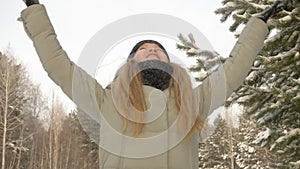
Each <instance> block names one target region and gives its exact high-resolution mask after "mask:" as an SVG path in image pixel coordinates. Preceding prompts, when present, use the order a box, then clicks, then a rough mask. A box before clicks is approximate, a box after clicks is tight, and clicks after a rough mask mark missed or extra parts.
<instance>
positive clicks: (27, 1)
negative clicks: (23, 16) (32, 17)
mask: <svg viewBox="0 0 300 169" xmlns="http://www.w3.org/2000/svg"><path fill="white" fill-rule="evenodd" d="M23 2H24V3H25V4H26V5H27V6H30V5H34V4H40V2H39V0H23Z"/></svg>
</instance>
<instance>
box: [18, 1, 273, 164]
mask: <svg viewBox="0 0 300 169" xmlns="http://www.w3.org/2000/svg"><path fill="white" fill-rule="evenodd" d="M24 2H25V3H26V5H27V6H28V8H26V9H25V10H24V11H22V13H21V17H20V20H21V21H22V22H23V24H24V28H25V31H26V33H27V34H28V36H29V38H30V39H31V40H32V41H33V44H34V47H35V49H36V51H37V53H38V55H39V58H40V60H41V63H42V65H43V67H44V69H45V70H46V71H47V72H48V75H49V76H50V78H52V80H53V81H54V82H55V83H56V84H57V85H59V86H60V87H61V88H62V90H63V91H64V92H65V94H66V95H67V96H68V97H69V98H70V99H72V100H74V102H75V103H76V104H78V106H79V107H81V108H83V109H84V110H91V111H92V112H98V113H99V114H101V115H100V116H101V118H100V123H101V128H100V143H99V145H100V168H104V169H149V168H151V169H183V168H184V169H197V168H198V152H197V150H198V142H197V137H198V136H197V135H199V134H198V133H199V132H200V133H201V129H202V128H203V124H204V121H205V119H206V117H207V116H208V115H209V114H210V113H211V112H212V111H213V110H214V109H215V108H217V107H218V106H220V105H222V104H224V99H226V98H227V97H229V96H230V95H231V93H232V92H233V91H234V90H235V89H237V88H238V87H239V86H240V85H241V84H242V82H243V81H244V79H245V77H246V76H247V74H248V72H249V71H250V69H251V66H252V63H253V61H254V59H255V57H256V55H257V54H258V52H259V51H260V50H261V48H262V47H263V41H264V39H265V37H266V36H267V34H268V28H267V25H266V23H265V22H266V20H267V19H268V18H269V17H270V15H271V13H272V12H273V11H274V8H272V10H269V11H267V12H265V13H263V14H262V15H260V16H258V17H252V18H251V19H250V21H249V22H248V23H247V25H246V27H245V28H244V30H243V31H242V33H241V35H240V37H239V39H238V41H237V43H236V45H235V46H234V48H233V50H232V52H231V54H230V57H229V58H228V59H227V61H226V62H225V64H224V65H223V71H224V76H225V78H226V81H223V80H222V79H221V78H220V79H218V77H219V74H218V73H219V72H216V73H213V75H212V76H214V80H209V79H207V80H205V81H204V82H203V83H202V84H201V85H200V86H198V87H197V88H196V89H193V88H192V85H191V80H190V78H189V76H188V74H187V72H186V71H185V69H183V68H181V67H180V66H179V65H177V64H175V63H172V61H171V60H170V58H169V56H168V53H167V51H166V50H165V49H164V47H163V46H162V45H161V44H160V43H158V42H156V41H153V40H145V41H141V42H139V43H137V44H136V45H135V46H134V48H133V49H132V51H131V53H130V54H129V57H128V60H127V63H125V64H124V65H123V66H122V67H121V68H120V69H119V71H118V73H117V75H116V77H115V79H114V80H113V82H112V83H111V85H110V86H109V87H107V88H105V89H104V88H103V87H102V86H101V85H100V84H99V83H97V81H96V80H95V79H94V78H93V77H91V76H89V75H88V74H87V73H86V72H85V71H84V70H82V69H81V68H80V67H78V66H77V65H76V64H74V63H73V62H72V61H70V59H69V58H68V56H67V54H66V52H65V51H64V50H63V49H62V47H61V46H60V44H59V42H58V40H57V38H56V34H55V31H54V28H53V27H52V25H51V22H50V20H49V18H48V15H47V12H46V9H45V7H44V5H41V4H39V3H38V1H36V0H33V1H32V0H27V1H24ZM219 71H221V70H219ZM220 85H221V86H224V89H223V88H222V87H221V88H220V87H219V86H220ZM224 90H225V91H224ZM154 91H156V92H157V91H160V93H159V92H158V94H157V95H155V94H153V92H154ZM195 93H198V94H195ZM223 93H224V94H223ZM161 94H163V96H164V97H161ZM151 97H154V98H152V100H151ZM93 100H96V106H95V104H93V103H92V102H93ZM160 103H163V104H160ZM156 104H158V105H159V106H157V105H156ZM157 112H158V114H157ZM153 114H156V115H154V117H151V115H153ZM149 118H150V119H149ZM114 133H117V134H114ZM149 140H150V141H149Z"/></svg>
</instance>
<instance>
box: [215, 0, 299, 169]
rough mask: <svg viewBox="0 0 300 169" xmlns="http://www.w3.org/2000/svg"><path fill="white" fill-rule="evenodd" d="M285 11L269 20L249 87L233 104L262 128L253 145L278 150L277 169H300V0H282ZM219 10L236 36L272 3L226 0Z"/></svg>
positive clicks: (246, 83)
mask: <svg viewBox="0 0 300 169" xmlns="http://www.w3.org/2000/svg"><path fill="white" fill-rule="evenodd" d="M282 2H283V3H282V4H283V6H282V8H283V11H281V12H279V13H278V14H277V15H275V16H274V17H273V18H272V19H271V20H269V22H268V25H269V29H270V31H271V33H270V36H269V37H268V38H267V40H266V41H265V47H264V48H263V50H262V52H261V53H260V55H259V56H258V57H257V59H256V61H255V63H254V65H253V69H252V71H251V73H250V74H249V76H248V77H247V79H246V81H245V84H244V85H243V86H242V87H241V88H240V89H239V90H238V91H237V92H236V93H235V94H236V95H235V96H234V98H233V100H236V101H238V102H239V103H241V104H243V105H244V106H245V107H246V110H247V113H248V114H249V115H251V117H252V118H253V119H255V120H256V121H257V124H258V125H259V126H260V128H261V129H262V128H264V129H263V130H264V131H262V132H261V133H260V134H259V135H258V137H257V139H256V140H254V141H253V143H257V144H260V145H261V146H262V147H265V148H267V149H268V150H270V151H272V152H274V153H275V154H276V156H277V158H275V159H276V160H277V161H274V163H276V166H274V167H275V168H288V167H291V168H297V167H300V146H299V145H300V54H299V51H300V36H299V35H300V24H299V23H300V22H299V21H300V1H299V0H282ZM222 3H223V5H224V7H222V8H219V9H217V10H216V11H215V12H216V14H220V15H222V18H221V21H222V22H225V21H226V20H228V18H229V17H232V19H233V20H234V23H233V24H232V25H231V27H230V29H229V30H230V31H232V32H234V31H236V30H237V29H238V27H239V26H242V25H243V24H244V23H246V22H247V21H248V19H249V18H250V17H251V16H253V15H256V14H257V13H260V12H261V11H263V10H264V9H266V8H267V7H269V6H270V5H272V4H273V3H274V1H272V0H253V1H248V0H224V1H222Z"/></svg>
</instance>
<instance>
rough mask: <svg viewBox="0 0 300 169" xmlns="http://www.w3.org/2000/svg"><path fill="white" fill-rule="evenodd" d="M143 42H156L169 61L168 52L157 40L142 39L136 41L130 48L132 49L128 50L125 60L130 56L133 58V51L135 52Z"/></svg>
mask: <svg viewBox="0 0 300 169" xmlns="http://www.w3.org/2000/svg"><path fill="white" fill-rule="evenodd" d="M145 43H150V44H156V45H157V46H158V47H159V48H161V49H162V50H163V52H164V53H165V54H166V56H167V57H168V60H169V61H170V57H169V55H168V52H167V51H166V49H165V48H164V47H163V45H161V44H160V43H159V42H157V41H155V40H142V41H140V42H138V43H137V44H136V45H135V46H134V47H133V48H132V50H131V52H130V54H129V56H128V58H127V60H128V59H130V58H133V57H134V55H135V53H136V52H137V50H138V49H139V47H141V46H142V45H143V44H145Z"/></svg>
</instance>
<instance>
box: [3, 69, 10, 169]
mask: <svg viewBox="0 0 300 169" xmlns="http://www.w3.org/2000/svg"><path fill="white" fill-rule="evenodd" d="M8 77H9V71H6V77H5V105H4V114H3V134H2V163H1V169H5V160H6V159H5V153H6V133H7V114H8V87H9V80H8Z"/></svg>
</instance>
